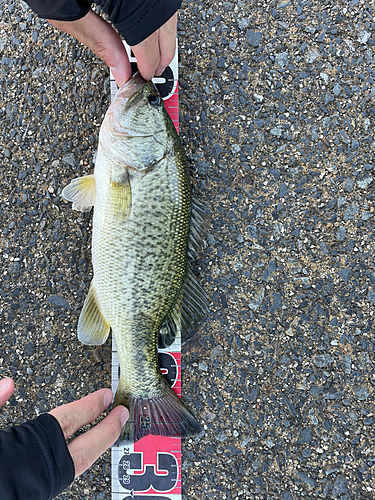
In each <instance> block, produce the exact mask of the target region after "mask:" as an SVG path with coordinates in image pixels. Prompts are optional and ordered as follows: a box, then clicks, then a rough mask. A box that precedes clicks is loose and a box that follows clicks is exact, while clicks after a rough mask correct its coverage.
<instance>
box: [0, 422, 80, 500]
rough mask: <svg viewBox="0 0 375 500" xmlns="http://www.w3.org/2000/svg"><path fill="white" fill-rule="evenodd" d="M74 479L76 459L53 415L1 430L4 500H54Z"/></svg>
mask: <svg viewBox="0 0 375 500" xmlns="http://www.w3.org/2000/svg"><path fill="white" fill-rule="evenodd" d="M73 479H74V464H73V460H72V457H71V456H70V453H69V451H68V448H67V445H66V442H65V439H64V435H63V433H62V430H61V427H60V425H59V423H58V421H57V420H56V419H55V417H53V416H52V415H49V414H47V413H46V414H43V415H40V416H39V417H38V418H36V419H35V420H30V421H28V422H26V423H25V424H22V425H20V426H17V427H11V428H10V429H7V430H5V431H0V499H1V500H51V499H52V498H54V497H55V496H56V495H58V494H59V493H60V492H61V491H62V490H64V489H65V488H66V487H67V486H68V485H69V484H70V483H71V482H72V481H73Z"/></svg>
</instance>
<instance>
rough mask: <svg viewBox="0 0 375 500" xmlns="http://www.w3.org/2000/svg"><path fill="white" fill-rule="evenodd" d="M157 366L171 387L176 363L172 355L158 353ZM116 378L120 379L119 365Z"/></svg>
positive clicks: (175, 376) (175, 377)
mask: <svg viewBox="0 0 375 500" xmlns="http://www.w3.org/2000/svg"><path fill="white" fill-rule="evenodd" d="M159 366H160V370H161V372H162V374H163V375H164V377H165V378H166V379H167V382H168V384H169V385H170V386H171V387H173V385H174V384H175V382H176V380H177V364H176V360H175V359H174V357H173V356H172V355H171V354H169V353H167V352H161V353H159ZM118 378H119V379H120V365H119V367H118Z"/></svg>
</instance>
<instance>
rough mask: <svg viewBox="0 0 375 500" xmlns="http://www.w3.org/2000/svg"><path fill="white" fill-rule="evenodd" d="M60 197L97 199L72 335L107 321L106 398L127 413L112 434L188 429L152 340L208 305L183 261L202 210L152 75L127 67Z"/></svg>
mask: <svg viewBox="0 0 375 500" xmlns="http://www.w3.org/2000/svg"><path fill="white" fill-rule="evenodd" d="M63 197H64V198H65V199H67V200H69V201H72V202H73V208H75V209H77V210H89V209H90V208H91V207H92V206H94V207H95V208H94V216H93V236H92V260H93V269H94V277H93V280H92V283H91V286H90V290H89V293H88V296H87V298H86V300H85V303H84V306H83V309H82V312H81V315H80V318H79V322H78V336H79V339H80V340H81V341H82V342H83V343H85V344H102V343H103V342H105V341H106V339H107V337H108V334H109V331H110V328H111V329H112V334H113V336H114V338H115V342H116V347H117V351H118V355H119V361H120V380H119V386H118V389H117V392H116V396H115V400H114V405H115V406H116V405H118V404H123V405H125V406H127V407H128V409H129V415H130V416H129V420H128V422H127V423H126V424H125V426H124V428H123V431H122V434H121V436H120V442H125V441H129V440H131V441H137V440H138V439H141V438H142V437H143V436H145V435H147V434H150V433H151V434H157V435H164V436H168V435H169V436H182V437H186V436H189V435H193V434H196V433H197V432H199V431H200V425H199V423H198V422H197V421H196V420H195V418H194V417H193V416H192V415H191V414H190V412H189V411H188V410H187V408H186V407H185V406H184V405H183V404H182V403H181V401H180V399H179V398H178V397H177V396H176V394H175V393H174V392H173V390H172V389H171V388H170V386H169V385H168V383H167V382H166V380H165V379H164V377H163V376H162V374H161V372H160V368H159V364H158V353H157V345H158V342H159V335H163V333H161V332H163V328H166V329H167V331H168V334H170V333H171V331H172V333H173V331H174V334H176V332H177V330H182V331H184V330H188V329H189V328H190V325H189V323H190V322H191V323H194V322H195V321H196V320H197V319H199V317H200V316H202V314H204V311H205V310H206V298H205V295H204V292H203V290H201V289H200V286H199V284H198V283H197V282H196V280H195V278H194V276H193V275H192V273H191V270H190V266H189V263H188V242H189V234H190V239H191V241H192V242H193V243H192V247H195V246H196V241H197V240H199V234H200V230H199V227H198V226H199V221H200V220H203V219H202V211H200V209H199V208H197V207H196V208H195V209H194V210H192V201H191V194H190V183H189V174H188V168H187V163H186V158H185V154H184V151H183V148H182V145H181V142H180V139H179V137H178V134H177V132H176V130H175V128H174V125H173V123H172V121H171V119H170V118H169V116H168V113H167V112H166V110H165V108H164V105H163V102H162V99H161V97H160V95H159V93H158V91H157V89H156V88H155V86H154V85H153V84H152V83H151V82H145V81H144V80H143V79H142V78H141V77H140V76H139V75H135V76H134V77H132V79H131V80H130V81H129V82H128V83H126V84H125V86H124V87H123V88H122V89H120V90H119V91H118V93H117V95H116V98H115V100H114V102H113V103H112V105H111V106H110V108H109V110H108V111H107V114H106V116H105V119H104V121H103V124H102V127H101V131H100V137H99V148H98V153H97V159H96V163H95V171H94V175H91V176H85V177H83V178H79V179H74V180H73V181H72V182H71V183H70V184H69V185H68V186H67V187H66V188H64V190H63ZM192 214H196V216H195V217H196V222H197V227H194V225H193V226H192V222H191V218H192ZM189 250H191V248H190V249H189ZM193 250H194V251H196V250H197V249H196V248H193ZM163 325H164V326H163Z"/></svg>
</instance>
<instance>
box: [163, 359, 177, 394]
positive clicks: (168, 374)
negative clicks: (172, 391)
mask: <svg viewBox="0 0 375 500" xmlns="http://www.w3.org/2000/svg"><path fill="white" fill-rule="evenodd" d="M159 366H160V370H161V372H162V374H163V375H164V377H165V378H166V379H167V382H168V384H169V385H170V386H171V387H173V385H174V384H175V382H176V380H177V364H176V360H175V359H174V357H173V356H172V354H169V353H168V352H160V353H159Z"/></svg>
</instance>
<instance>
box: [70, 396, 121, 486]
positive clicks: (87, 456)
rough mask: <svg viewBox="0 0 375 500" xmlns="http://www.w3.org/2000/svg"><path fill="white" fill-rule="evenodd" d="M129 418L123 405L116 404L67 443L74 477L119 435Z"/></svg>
mask: <svg viewBox="0 0 375 500" xmlns="http://www.w3.org/2000/svg"><path fill="white" fill-rule="evenodd" d="M128 418H129V412H128V410H127V408H125V407H124V406H116V408H115V409H114V410H112V411H111V412H110V413H109V415H107V416H106V418H105V419H104V420H102V421H101V422H100V424H98V425H97V426H95V427H93V428H92V429H90V430H89V431H88V432H85V434H82V435H81V436H78V437H77V438H75V439H73V441H72V442H71V443H69V444H68V450H69V453H70V455H71V457H72V459H73V462H74V469H75V477H77V476H79V475H80V474H82V472H84V471H85V470H86V469H88V468H89V467H90V466H91V465H92V464H93V463H94V462H95V460H97V459H98V458H99V457H100V455H102V454H103V453H104V452H105V451H106V450H107V449H108V448H109V447H110V446H112V445H113V443H114V442H115V441H116V439H117V438H118V437H119V435H120V432H121V429H122V427H123V425H124V424H125V422H126V420H127V419H128Z"/></svg>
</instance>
